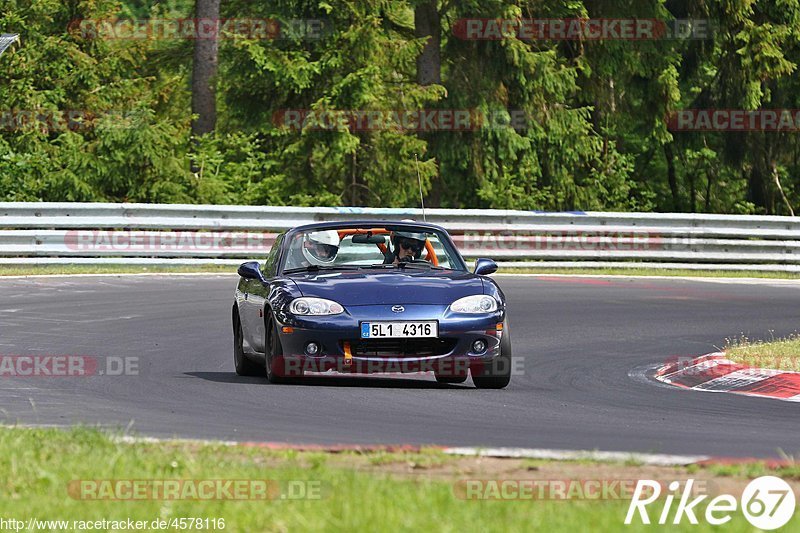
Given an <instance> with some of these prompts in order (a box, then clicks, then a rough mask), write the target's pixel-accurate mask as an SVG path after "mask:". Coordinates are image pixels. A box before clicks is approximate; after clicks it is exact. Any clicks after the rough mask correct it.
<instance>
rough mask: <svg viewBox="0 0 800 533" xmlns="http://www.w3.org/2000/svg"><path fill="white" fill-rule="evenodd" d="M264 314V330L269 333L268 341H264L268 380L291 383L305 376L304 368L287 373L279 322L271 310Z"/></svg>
mask: <svg viewBox="0 0 800 533" xmlns="http://www.w3.org/2000/svg"><path fill="white" fill-rule="evenodd" d="M264 316H265V318H264V321H265V324H264V326H265V327H264V331H265V332H266V333H265V334H266V335H267V338H266V339H265V341H266V342H264V350H265V353H264V360H265V361H264V363H265V370H266V374H267V381H269V382H270V383H290V382H292V381H294V380H295V379H296V378H301V377H303V369H302V368H299V369H297V370H296V371H295V374H294V375H292V376H287V375H286V374H287V373H286V359H284V357H283V346H282V345H281V339H280V337H279V336H278V324H277V323H276V322H275V319H274V318H273V316H272V313H271V312H270V311H269V310H267V311H266V312H265V313H264Z"/></svg>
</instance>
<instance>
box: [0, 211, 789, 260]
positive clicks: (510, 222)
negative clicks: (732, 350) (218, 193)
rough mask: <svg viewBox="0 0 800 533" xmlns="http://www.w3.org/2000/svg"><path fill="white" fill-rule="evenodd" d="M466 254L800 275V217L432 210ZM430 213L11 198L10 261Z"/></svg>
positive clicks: (175, 251) (189, 254)
mask: <svg viewBox="0 0 800 533" xmlns="http://www.w3.org/2000/svg"><path fill="white" fill-rule="evenodd" d="M426 215H427V221H428V222H433V223H435V224H439V225H441V226H444V227H445V228H447V229H448V231H450V233H451V234H453V236H454V239H455V241H456V244H457V245H458V247H459V249H460V250H461V252H462V253H463V254H464V256H465V257H467V258H469V259H474V258H476V257H492V258H495V259H497V260H498V261H499V262H500V263H501V266H504V267H510V268H513V267H524V268H536V267H557V268H573V267H588V268H607V267H642V266H658V267H661V268H688V269H713V270H717V269H719V270H731V269H735V270H765V271H800V219H798V218H794V217H774V216H738V215H698V214H661V213H599V212H590V213H581V212H578V213H542V212H533V211H511V210H478V209H463V210H462V209H428V210H427V211H426ZM409 218H411V219H416V220H422V212H421V210H419V209H379V208H349V207H341V208H337V207H283V206H270V207H261V206H217V205H158V204H96V203H95V204H82V203H0V263H8V264H64V263H83V264H86V263H93V264H102V263H122V264H202V263H218V264H236V263H238V262H240V261H241V260H242V259H245V258H261V257H263V256H264V255H265V254H266V251H267V250H268V249H269V247H270V246H271V244H272V241H273V239H274V236H275V234H276V233H277V232H280V231H282V230H285V229H289V228H292V227H294V226H297V225H301V224H307V223H311V222H318V221H328V220H355V219H372V220H374V219H384V220H402V219H409Z"/></svg>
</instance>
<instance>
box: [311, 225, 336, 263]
mask: <svg viewBox="0 0 800 533" xmlns="http://www.w3.org/2000/svg"><path fill="white" fill-rule="evenodd" d="M339 243H340V239H339V232H337V231H335V230H326V231H313V232H311V233H306V234H305V235H304V236H303V245H302V246H303V258H304V260H305V262H307V263H308V265H317V266H324V265H332V264H333V262H334V261H335V260H336V255H337V254H338V253H339ZM308 265H307V266H308Z"/></svg>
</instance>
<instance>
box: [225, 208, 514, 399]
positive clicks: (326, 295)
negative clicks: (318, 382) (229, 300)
mask: <svg viewBox="0 0 800 533" xmlns="http://www.w3.org/2000/svg"><path fill="white" fill-rule="evenodd" d="M495 270H497V265H496V264H495V263H494V262H493V261H491V260H490V259H478V261H477V262H476V266H475V271H474V272H469V271H468V270H467V266H466V264H465V263H464V259H463V258H462V257H461V255H460V254H459V253H458V250H457V249H456V247H455V245H454V244H453V241H452V239H451V238H450V236H449V235H448V234H447V232H446V231H445V230H444V229H443V228H441V227H439V226H435V225H432V224H422V223H417V222H386V221H364V222H326V223H320V224H310V225H306V226H300V227H297V228H294V229H292V230H290V231H287V232H285V233H282V234H280V235H278V236H277V238H276V240H275V243H274V244H273V246H272V249H271V250H270V252H269V255H268V256H267V258H266V260H265V262H264V264H263V265H260V264H259V263H258V262H255V261H252V262H248V263H244V264H242V265H241V266H240V267H239V276H240V279H239V283H238V286H237V287H236V294H235V300H236V301H235V303H234V304H233V339H234V340H233V356H234V362H235V365H236V372H237V373H238V374H239V375H246V376H253V375H262V376H263V375H265V374H266V377H267V379H268V380H269V381H270V382H272V383H278V382H285V381H287V380H291V379H297V378H300V377H302V376H303V375H304V373H305V372H327V371H331V370H333V371H337V372H343V373H376V372H406V373H408V372H430V371H432V372H434V374H435V376H436V379H437V380H438V381H439V382H443V383H462V382H464V381H465V380H466V379H467V375H468V374H469V373H471V374H472V381H473V382H474V383H475V386H476V387H478V388H487V389H500V388H503V387H505V386H506V385H508V383H509V381H510V379H511V339H510V337H509V330H508V319H507V317H506V302H505V297H504V296H503V293H502V291H501V290H500V287H498V286H497V284H496V283H495V282H494V280H492V279H490V278H488V277H486V276H487V275H488V274H491V273H493V272H494V271H495Z"/></svg>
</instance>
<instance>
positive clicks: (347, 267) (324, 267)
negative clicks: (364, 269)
mask: <svg viewBox="0 0 800 533" xmlns="http://www.w3.org/2000/svg"><path fill="white" fill-rule="evenodd" d="M322 270H325V271H330V270H358V267H357V266H353V265H309V266H307V267H299V268H290V269H289V270H284V271H283V273H284V274H297V273H300V272H319V271H322Z"/></svg>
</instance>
